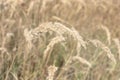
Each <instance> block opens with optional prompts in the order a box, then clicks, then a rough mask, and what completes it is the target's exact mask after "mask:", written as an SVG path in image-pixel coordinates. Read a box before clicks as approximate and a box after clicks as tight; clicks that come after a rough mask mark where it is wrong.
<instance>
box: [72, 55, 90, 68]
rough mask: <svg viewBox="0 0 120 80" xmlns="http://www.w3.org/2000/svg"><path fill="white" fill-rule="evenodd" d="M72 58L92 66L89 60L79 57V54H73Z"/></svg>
mask: <svg viewBox="0 0 120 80" xmlns="http://www.w3.org/2000/svg"><path fill="white" fill-rule="evenodd" d="M72 60H74V61H76V60H78V61H79V62H81V63H83V64H86V65H88V67H92V65H91V63H90V62H88V61H87V60H86V59H84V58H82V57H80V56H74V57H73V58H72Z"/></svg>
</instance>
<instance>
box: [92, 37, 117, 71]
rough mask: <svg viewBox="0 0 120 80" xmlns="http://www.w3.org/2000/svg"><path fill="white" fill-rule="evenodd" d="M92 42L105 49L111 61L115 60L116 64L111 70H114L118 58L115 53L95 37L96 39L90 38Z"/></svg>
mask: <svg viewBox="0 0 120 80" xmlns="http://www.w3.org/2000/svg"><path fill="white" fill-rule="evenodd" d="M90 42H91V43H92V44H93V45H94V46H96V47H99V48H101V49H102V50H103V51H105V52H106V53H107V56H108V58H109V59H110V60H111V61H113V63H114V65H113V67H112V69H111V71H112V70H113V69H114V68H115V66H116V63H117V62H116V59H115V57H114V55H113V54H112V53H111V51H110V49H109V48H108V47H107V46H106V45H104V44H103V43H102V42H101V41H99V40H96V39H94V40H90Z"/></svg>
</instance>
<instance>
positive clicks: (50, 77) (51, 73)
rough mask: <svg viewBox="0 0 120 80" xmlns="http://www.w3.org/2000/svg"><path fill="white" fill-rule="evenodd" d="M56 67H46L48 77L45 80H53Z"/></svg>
mask: <svg viewBox="0 0 120 80" xmlns="http://www.w3.org/2000/svg"><path fill="white" fill-rule="evenodd" d="M57 69H58V68H57V67H56V66H54V65H53V66H49V67H48V77H47V80H54V76H55V72H56V71H57Z"/></svg>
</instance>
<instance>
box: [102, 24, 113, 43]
mask: <svg viewBox="0 0 120 80" xmlns="http://www.w3.org/2000/svg"><path fill="white" fill-rule="evenodd" d="M101 28H102V29H103V30H104V31H105V32H106V35H107V41H108V45H110V44H111V34H110V31H109V29H108V28H107V27H106V26H103V25H101Z"/></svg>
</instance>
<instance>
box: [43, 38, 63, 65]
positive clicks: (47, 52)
mask: <svg viewBox="0 0 120 80" xmlns="http://www.w3.org/2000/svg"><path fill="white" fill-rule="evenodd" d="M62 41H65V39H64V37H62V36H57V37H55V38H53V39H52V40H51V41H50V43H49V44H48V45H47V48H46V49H45V50H44V54H43V59H44V61H45V60H46V59H47V60H49V57H50V55H51V52H52V50H53V48H54V45H55V44H57V43H60V42H62ZM45 62H46V63H47V62H48V61H45Z"/></svg>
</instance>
